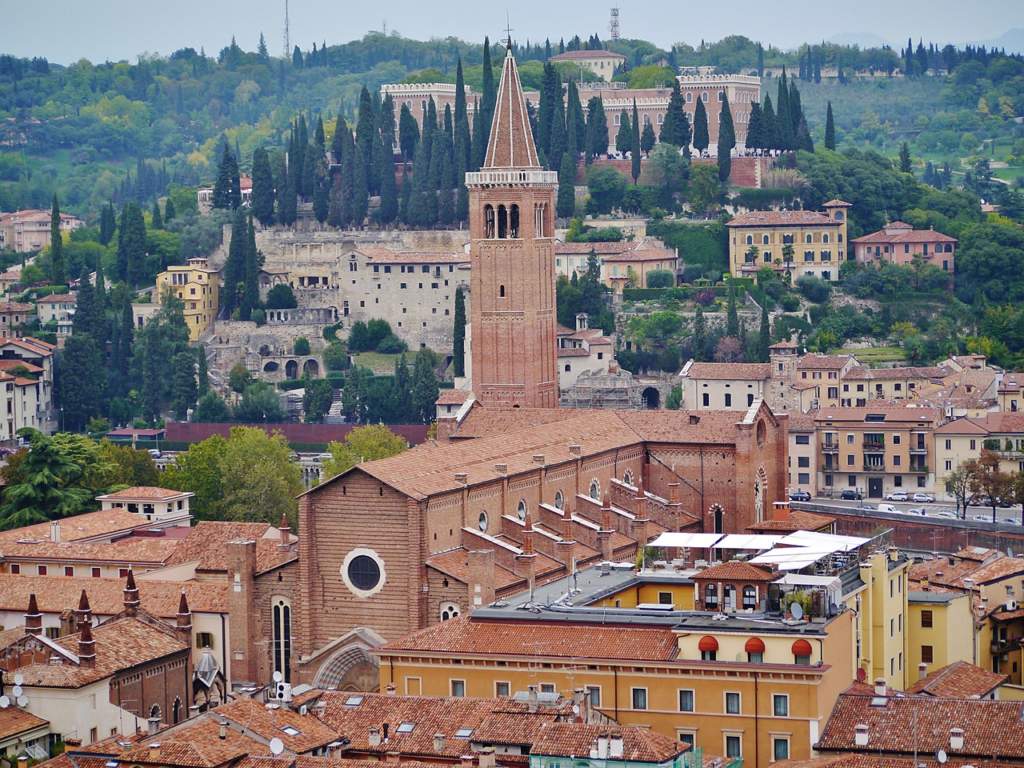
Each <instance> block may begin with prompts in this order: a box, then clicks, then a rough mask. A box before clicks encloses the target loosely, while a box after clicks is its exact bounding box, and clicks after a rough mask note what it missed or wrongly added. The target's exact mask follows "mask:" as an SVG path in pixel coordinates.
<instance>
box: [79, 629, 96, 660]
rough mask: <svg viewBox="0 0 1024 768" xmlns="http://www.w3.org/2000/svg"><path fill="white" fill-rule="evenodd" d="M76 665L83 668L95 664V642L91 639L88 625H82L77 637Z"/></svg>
mask: <svg viewBox="0 0 1024 768" xmlns="http://www.w3.org/2000/svg"><path fill="white" fill-rule="evenodd" d="M78 663H79V665H80V666H83V667H91V666H94V665H95V664H96V641H95V640H94V639H93V637H92V627H91V626H90V625H89V624H83V625H82V629H81V633H80V634H79V635H78Z"/></svg>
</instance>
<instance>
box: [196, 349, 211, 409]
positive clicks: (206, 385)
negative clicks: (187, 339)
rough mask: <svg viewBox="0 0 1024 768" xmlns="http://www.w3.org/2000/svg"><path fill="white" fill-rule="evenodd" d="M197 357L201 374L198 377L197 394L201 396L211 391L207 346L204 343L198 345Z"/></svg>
mask: <svg viewBox="0 0 1024 768" xmlns="http://www.w3.org/2000/svg"><path fill="white" fill-rule="evenodd" d="M196 357H197V358H198V363H199V375H198V376H197V377H196V378H197V379H198V381H197V384H198V387H197V394H198V395H199V397H202V396H203V395H205V394H206V393H207V392H209V391H210V374H209V371H208V370H207V363H206V347H204V346H203V345H202V344H200V345H199V346H197V347H196Z"/></svg>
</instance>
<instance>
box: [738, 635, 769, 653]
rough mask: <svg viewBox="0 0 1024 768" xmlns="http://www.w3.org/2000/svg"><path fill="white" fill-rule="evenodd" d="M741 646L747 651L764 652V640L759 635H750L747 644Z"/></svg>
mask: <svg viewBox="0 0 1024 768" xmlns="http://www.w3.org/2000/svg"><path fill="white" fill-rule="evenodd" d="M743 648H744V650H745V651H746V652H747V653H764V640H762V639H761V638H760V637H752V638H750V639H749V640H747V644H746V645H745V646H743Z"/></svg>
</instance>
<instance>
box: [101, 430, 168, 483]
mask: <svg viewBox="0 0 1024 768" xmlns="http://www.w3.org/2000/svg"><path fill="white" fill-rule="evenodd" d="M108 429H109V423H108ZM96 458H97V461H98V462H99V463H101V464H102V465H103V466H104V467H105V474H106V475H107V477H106V478H105V480H106V481H107V482H109V483H110V485H111V486H128V487H137V486H140V485H148V486H158V485H160V472H159V470H157V468H156V463H155V462H154V461H153V457H152V456H150V455H149V453H148V452H147V451H143V450H139V449H135V448H132V447H131V446H129V445H116V444H115V443H112V442H110V441H109V440H107V439H106V438H104V439H103V440H100V442H99V445H97V446H96Z"/></svg>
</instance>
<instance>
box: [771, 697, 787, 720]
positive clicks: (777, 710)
mask: <svg viewBox="0 0 1024 768" xmlns="http://www.w3.org/2000/svg"><path fill="white" fill-rule="evenodd" d="M772 714H773V715H775V717H789V696H787V695H786V694H784V693H776V694H772Z"/></svg>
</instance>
